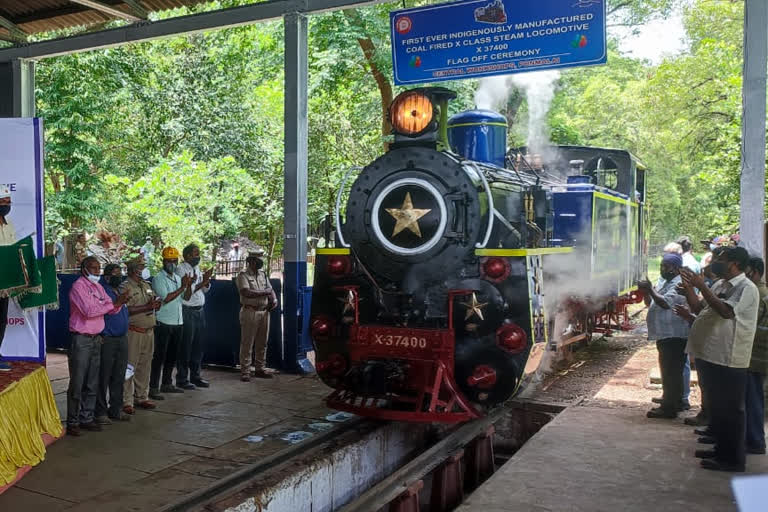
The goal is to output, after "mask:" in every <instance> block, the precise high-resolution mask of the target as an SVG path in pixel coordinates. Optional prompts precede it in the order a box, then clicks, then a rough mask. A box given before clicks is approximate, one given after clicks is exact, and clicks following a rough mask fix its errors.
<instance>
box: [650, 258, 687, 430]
mask: <svg viewBox="0 0 768 512" xmlns="http://www.w3.org/2000/svg"><path fill="white" fill-rule="evenodd" d="M682 266H683V258H682V257H681V256H680V255H679V254H674V253H668V254H665V255H664V257H663V259H662V260H661V279H660V280H659V284H658V285H657V286H656V287H655V288H654V287H653V286H652V285H651V283H649V282H648V281H640V282H639V283H638V288H640V289H641V290H642V291H643V293H644V295H645V301H646V304H648V305H649V306H650V308H649V309H648V316H647V319H646V321H647V323H648V339H649V340H656V348H657V349H658V351H659V365H660V367H661V384H662V386H663V390H664V393H663V396H662V402H661V406H660V407H657V408H655V409H651V410H650V411H648V414H647V416H648V417H649V418H676V417H677V413H678V411H680V409H682V404H681V399H680V397H681V396H682V394H683V366H684V364H685V360H686V357H687V356H686V354H685V345H686V342H687V340H688V330H689V327H688V323H687V322H686V321H685V320H683V319H682V318H680V317H679V316H677V315H676V314H675V311H674V307H675V306H677V305H683V304H685V297H683V296H682V295H680V294H678V293H677V289H676V287H677V285H679V284H680V283H681V279H680V267H682Z"/></svg>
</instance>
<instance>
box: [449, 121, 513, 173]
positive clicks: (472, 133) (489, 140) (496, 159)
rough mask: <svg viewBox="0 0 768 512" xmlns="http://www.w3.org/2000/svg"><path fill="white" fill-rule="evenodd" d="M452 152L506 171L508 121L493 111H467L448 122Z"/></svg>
mask: <svg viewBox="0 0 768 512" xmlns="http://www.w3.org/2000/svg"><path fill="white" fill-rule="evenodd" d="M448 142H449V143H450V145H451V149H452V150H453V151H454V152H455V153H457V154H459V155H461V156H462V157H464V158H466V159H468V160H474V161H476V162H484V163H487V164H491V165H496V166H499V167H504V159H505V157H506V154H507V119H506V118H505V117H504V116H502V115H501V114H499V113H497V112H494V111H492V110H482V109H478V110H467V111H465V112H460V113H458V114H456V115H455V116H452V117H451V118H450V119H449V120H448Z"/></svg>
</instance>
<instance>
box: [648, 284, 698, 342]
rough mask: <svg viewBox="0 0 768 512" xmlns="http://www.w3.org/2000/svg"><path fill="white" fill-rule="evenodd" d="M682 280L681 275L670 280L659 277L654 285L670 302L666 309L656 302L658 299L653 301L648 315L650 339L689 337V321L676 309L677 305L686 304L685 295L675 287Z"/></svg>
mask: <svg viewBox="0 0 768 512" xmlns="http://www.w3.org/2000/svg"><path fill="white" fill-rule="evenodd" d="M680 281H681V279H680V276H675V277H674V279H670V280H666V279H663V278H659V282H658V283H657V284H656V286H655V287H654V289H655V290H656V293H658V294H659V295H661V296H662V297H664V300H665V301H666V302H667V304H669V309H664V308H662V307H661V306H659V305H658V304H656V301H653V300H652V301H651V306H650V307H649V308H648V316H647V317H646V323H647V324H648V339H649V340H651V341H654V340H664V339H667V338H687V337H688V330H689V327H688V322H686V321H685V320H683V319H682V318H680V317H679V316H677V315H676V314H675V311H674V307H675V306H676V305H678V304H681V305H682V304H685V297H684V296H682V295H680V294H679V293H677V290H676V289H675V287H676V286H677V285H678V284H680Z"/></svg>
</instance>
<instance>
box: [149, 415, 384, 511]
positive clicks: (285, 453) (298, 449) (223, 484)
mask: <svg viewBox="0 0 768 512" xmlns="http://www.w3.org/2000/svg"><path fill="white" fill-rule="evenodd" d="M368 423H372V422H370V421H368V420H365V419H363V418H353V419H350V420H348V421H346V422H345V423H342V424H340V426H339V428H335V429H331V430H328V431H326V432H322V433H319V434H317V435H315V436H313V437H312V438H310V439H308V440H307V441H304V442H303V443H298V444H295V445H291V446H288V447H287V448H285V449H283V450H280V451H279V452H277V453H275V454H272V455H270V456H268V457H266V458H264V459H262V460H260V461H259V462H256V463H254V464H250V465H248V466H245V467H244V468H241V469H239V470H237V471H235V472H234V473H232V474H230V475H227V476H225V477H224V478H222V479H220V480H216V481H215V482H213V483H212V484H211V485H209V486H207V487H203V488H201V489H198V490H197V491H194V492H192V493H189V494H187V495H185V496H183V497H181V498H180V499H178V500H176V501H174V502H172V503H169V504H167V505H165V506H163V507H161V508H159V509H157V511H156V512H185V511H189V510H191V509H193V507H199V506H201V505H204V504H206V503H208V502H210V501H211V500H212V499H213V498H215V497H216V496H220V495H222V494H223V493H225V492H228V491H231V490H232V489H234V488H236V487H238V486H240V485H243V484H245V483H247V482H248V480H250V479H252V478H254V477H256V476H257V475H259V474H260V473H263V472H264V471H267V470H269V469H271V468H274V467H275V466H278V465H279V464H282V463H284V462H286V461H288V460H290V459H292V458H294V457H296V456H298V455H304V454H306V453H307V452H308V451H309V450H312V449H314V448H318V447H320V446H322V445H323V444H324V443H327V442H328V441H331V440H333V439H335V438H336V437H338V436H340V435H342V434H344V433H346V432H349V431H351V430H354V429H356V428H358V427H361V426H364V425H366V424H368Z"/></svg>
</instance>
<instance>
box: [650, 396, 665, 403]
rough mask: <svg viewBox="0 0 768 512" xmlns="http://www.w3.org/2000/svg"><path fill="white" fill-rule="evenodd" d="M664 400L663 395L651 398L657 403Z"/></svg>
mask: <svg viewBox="0 0 768 512" xmlns="http://www.w3.org/2000/svg"><path fill="white" fill-rule="evenodd" d="M663 401H664V397H663V396H655V397H653V398H651V402H653V403H655V404H660V403H662V402H663Z"/></svg>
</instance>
